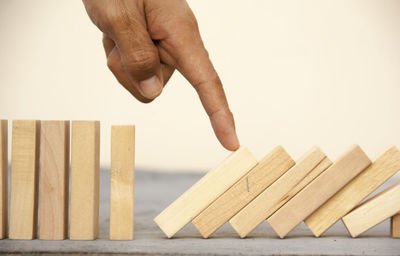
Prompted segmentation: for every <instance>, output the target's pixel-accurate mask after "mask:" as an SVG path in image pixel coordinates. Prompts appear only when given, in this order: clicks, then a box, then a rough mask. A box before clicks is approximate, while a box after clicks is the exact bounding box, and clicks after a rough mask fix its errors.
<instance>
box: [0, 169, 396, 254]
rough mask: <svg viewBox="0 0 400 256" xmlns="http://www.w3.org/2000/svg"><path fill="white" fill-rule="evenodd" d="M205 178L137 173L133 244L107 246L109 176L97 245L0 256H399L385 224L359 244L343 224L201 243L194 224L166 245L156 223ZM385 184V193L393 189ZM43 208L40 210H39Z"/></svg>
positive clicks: (50, 246)
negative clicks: (318, 230) (321, 232)
mask: <svg viewBox="0 0 400 256" xmlns="http://www.w3.org/2000/svg"><path fill="white" fill-rule="evenodd" d="M201 176H202V175H201V174H193V173H192V174H190V173H189V174H188V173H158V172H151V171H137V172H136V177H135V240H133V241H110V240H108V227H109V205H110V204H109V198H110V197H109V191H110V185H109V180H110V176H109V171H108V170H107V169H102V171H101V181H100V183H101V184H100V187H101V189H100V227H99V239H97V240H94V241H71V240H64V241H41V240H37V239H36V240H27V241H25V240H24V241H19V240H8V239H4V240H0V253H24V254H25V253H35V254H38V253H39V254H51V253H64V254H68V253H74V254H100V255H101V254H127V253H129V254H136V255H144V254H146V255H204V254H208V255H271V254H273V255H310V254H312V255H400V240H399V239H392V238H390V223H389V221H388V220H387V221H385V222H383V223H381V224H379V225H378V226H376V227H374V228H373V229H371V230H369V231H367V232H366V233H365V234H363V235H362V236H360V237H359V238H356V239H353V238H350V236H349V234H348V232H347V230H346V229H345V227H344V225H343V224H342V223H341V222H338V223H336V224H335V225H334V226H333V227H331V228H330V229H329V230H328V231H327V232H326V233H325V234H324V235H323V236H322V237H320V238H315V237H313V235H312V233H311V231H310V230H309V229H308V228H307V227H306V226H305V225H304V224H303V223H302V224H301V225H299V226H298V227H297V228H296V229H295V230H293V231H292V232H291V233H290V234H289V235H288V237H287V238H285V239H280V238H278V236H277V235H276V234H275V233H274V231H273V230H272V228H271V227H270V226H269V225H268V224H267V223H266V222H265V223H263V224H261V225H260V226H259V227H257V229H256V230H254V231H253V232H252V233H251V234H250V235H249V236H248V237H247V238H245V239H240V238H239V237H238V235H237V234H236V233H235V231H234V230H233V229H232V228H231V227H230V226H229V224H225V225H224V226H223V227H222V228H221V229H220V230H218V231H217V232H216V233H215V234H214V235H213V236H212V237H211V238H209V239H203V238H202V237H201V236H200V234H199V233H198V232H197V230H196V229H195V228H194V226H193V225H192V224H188V225H187V226H186V227H185V228H183V229H182V230H181V231H179V232H178V233H177V235H176V236H175V237H174V238H173V239H167V238H166V237H165V236H164V234H163V233H162V231H161V230H160V229H159V228H158V227H157V225H156V224H155V223H154V221H153V219H154V217H155V216H156V215H158V214H159V213H160V212H161V211H162V210H163V209H164V208H165V207H167V206H168V205H169V204H170V203H171V202H173V201H174V200H175V199H176V198H177V197H178V196H180V195H181V194H182V193H183V192H184V191H186V190H187V189H188V188H189V187H190V186H191V185H193V184H194V183H195V182H196V181H197V180H198V179H199V178H200V177H201ZM393 182H394V180H393V179H392V180H390V181H389V182H387V183H386V184H385V185H384V186H383V188H384V187H385V186H386V187H387V186H388V185H390V184H393ZM39 207H40V206H39Z"/></svg>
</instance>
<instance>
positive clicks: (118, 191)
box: [110, 125, 135, 240]
mask: <svg viewBox="0 0 400 256" xmlns="http://www.w3.org/2000/svg"><path fill="white" fill-rule="evenodd" d="M134 171H135V126H133V125H131V126H128V125H127V126H112V127H111V191H110V240H132V239H133V228H134V225H133V224H134V179H135V178H134Z"/></svg>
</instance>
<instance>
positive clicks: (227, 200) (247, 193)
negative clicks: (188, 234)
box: [192, 146, 295, 238]
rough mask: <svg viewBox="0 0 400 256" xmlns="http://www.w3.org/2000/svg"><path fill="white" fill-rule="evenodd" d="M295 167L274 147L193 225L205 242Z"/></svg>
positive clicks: (194, 221) (285, 154)
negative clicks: (205, 239)
mask: <svg viewBox="0 0 400 256" xmlns="http://www.w3.org/2000/svg"><path fill="white" fill-rule="evenodd" d="M294 164H295V162H294V161H293V159H292V158H291V157H290V155H289V154H288V153H287V152H286V151H285V149H283V148H282V147H281V146H278V147H276V148H275V149H274V150H273V151H272V152H270V153H269V154H268V155H266V156H265V157H264V158H263V159H262V160H261V161H260V162H259V163H258V165H256V166H255V167H254V168H253V169H251V170H250V171H249V172H248V173H247V174H246V175H245V176H243V177H242V178H241V179H240V180H239V181H238V182H236V183H235V184H234V185H233V186H232V187H230V188H229V189H228V190H227V191H225V192H224V193H223V194H222V195H221V196H220V197H218V199H217V200H215V201H214V202H213V203H212V204H211V205H209V206H208V207H207V208H206V209H205V210H204V211H202V212H201V213H200V214H199V215H198V216H197V217H196V218H194V219H193V220H192V223H193V224H194V226H195V227H196V228H197V230H198V231H199V232H200V233H201V235H202V236H203V237H204V238H207V237H209V236H210V235H211V234H212V233H214V232H215V231H216V230H217V229H218V228H220V227H221V226H222V225H223V224H224V223H225V222H227V221H228V220H229V219H230V218H232V216H234V215H235V214H236V213H237V212H238V211H240V210H241V209H242V208H243V207H244V206H246V205H247V204H248V203H249V202H250V201H251V200H253V199H254V198H255V197H256V196H258V195H259V194H260V193H261V192H262V191H264V189H265V188H267V187H268V186H269V185H271V184H272V183H273V182H274V181H275V180H277V179H278V178H279V177H280V176H281V175H282V174H284V173H285V172H286V171H287V170H288V169H289V168H291V167H292V166H293V165H294Z"/></svg>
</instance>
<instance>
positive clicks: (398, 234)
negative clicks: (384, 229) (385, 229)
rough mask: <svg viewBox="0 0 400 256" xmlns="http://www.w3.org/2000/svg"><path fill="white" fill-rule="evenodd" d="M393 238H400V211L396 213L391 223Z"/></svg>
mask: <svg viewBox="0 0 400 256" xmlns="http://www.w3.org/2000/svg"><path fill="white" fill-rule="evenodd" d="M390 228H391V233H392V237H393V238H400V213H398V214H396V215H394V216H393V217H392V219H391V223H390Z"/></svg>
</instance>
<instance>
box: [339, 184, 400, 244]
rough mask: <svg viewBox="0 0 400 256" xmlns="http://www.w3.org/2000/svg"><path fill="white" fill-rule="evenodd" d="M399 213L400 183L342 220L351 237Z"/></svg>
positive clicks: (363, 204) (371, 199) (360, 206)
mask: <svg viewBox="0 0 400 256" xmlns="http://www.w3.org/2000/svg"><path fill="white" fill-rule="evenodd" d="M399 211H400V182H398V183H396V184H395V185H393V186H391V187H389V188H388V189H385V190H384V191H382V192H381V193H379V194H378V195H376V196H374V197H373V198H370V199H369V200H367V201H366V202H364V203H362V204H361V205H359V206H358V207H357V208H355V209H354V210H352V211H351V212H349V213H348V214H347V215H345V216H344V217H343V218H342V220H343V223H344V225H345V226H346V228H347V230H348V231H349V233H350V235H351V236H352V237H357V236H359V235H360V234H362V233H364V232H365V231H367V230H368V229H370V228H372V227H374V226H375V225H377V224H379V223H381V222H382V221H384V220H386V219H387V218H390V217H391V216H393V215H395V214H396V213H398V212H399Z"/></svg>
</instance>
